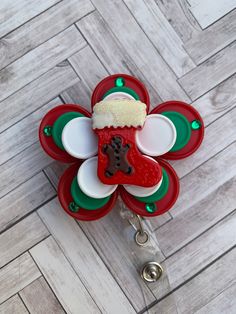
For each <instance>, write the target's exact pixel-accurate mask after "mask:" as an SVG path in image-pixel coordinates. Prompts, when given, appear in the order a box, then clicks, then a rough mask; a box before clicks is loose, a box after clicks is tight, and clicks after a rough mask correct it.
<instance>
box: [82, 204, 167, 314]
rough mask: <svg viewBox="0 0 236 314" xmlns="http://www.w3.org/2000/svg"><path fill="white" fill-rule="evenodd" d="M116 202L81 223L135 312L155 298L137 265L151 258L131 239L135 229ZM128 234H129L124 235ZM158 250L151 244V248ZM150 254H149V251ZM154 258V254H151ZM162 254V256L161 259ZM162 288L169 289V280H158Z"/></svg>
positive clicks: (163, 289) (139, 265)
mask: <svg viewBox="0 0 236 314" xmlns="http://www.w3.org/2000/svg"><path fill="white" fill-rule="evenodd" d="M119 210H120V207H119V204H117V205H116V206H115V207H114V208H113V209H112V211H111V213H109V214H108V215H107V216H106V217H104V218H103V219H101V220H99V221H94V222H90V223H86V222H80V226H81V227H82V229H83V230H84V232H85V233H86V235H87V237H88V238H89V240H90V241H91V242H92V244H93V245H94V247H95V248H96V250H97V251H98V252H100V254H101V256H102V258H103V261H104V263H105V264H106V265H107V267H108V268H109V269H110V271H111V273H112V274H113V276H114V277H115V278H116V280H117V281H118V282H119V284H120V286H121V287H122V289H123V291H124V292H125V294H126V295H127V297H128V298H129V300H130V301H131V302H132V304H133V305H134V306H135V309H137V310H138V311H139V310H141V309H142V308H143V307H145V306H146V305H147V304H150V303H151V302H153V301H154V298H153V295H152V293H151V291H150V290H149V289H148V288H147V287H146V285H145V284H144V282H143V281H142V280H141V279H140V277H139V271H140V268H141V267H142V266H143V264H144V263H145V262H147V259H149V258H150V255H149V254H148V251H144V250H142V249H140V247H138V246H137V245H136V244H135V242H134V238H133V237H134V233H135V230H133V229H132V227H131V226H130V225H129V223H128V222H127V221H125V220H124V219H122V218H121V216H120V214H119ZM127 233H128V234H127ZM155 249H156V250H159V247H158V246H157V244H154V250H155ZM151 255H152V254H151ZM152 258H153V255H152ZM163 259H164V257H163V256H161V258H160V261H161V260H163ZM161 285H162V291H161V293H164V291H166V290H167V289H168V282H166V278H164V277H163V280H161Z"/></svg>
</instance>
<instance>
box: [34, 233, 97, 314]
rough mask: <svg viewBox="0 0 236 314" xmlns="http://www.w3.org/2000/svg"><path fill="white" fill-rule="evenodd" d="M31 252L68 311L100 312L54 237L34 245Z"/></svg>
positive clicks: (73, 313)
mask: <svg viewBox="0 0 236 314" xmlns="http://www.w3.org/2000/svg"><path fill="white" fill-rule="evenodd" d="M30 253H31V254H32V256H33V258H34V260H35V261H36V263H37V265H38V267H39V268H40V270H41V271H42V273H43V275H44V277H45V278H46V280H47V282H48V283H49V285H50V286H51V288H52V290H53V291H54V293H55V295H56V296H57V298H58V300H59V301H60V303H61V304H62V306H63V308H64V309H65V311H66V312H67V313H71V314H77V313H94V314H95V313H100V311H99V309H98V307H97V305H96V304H95V303H94V301H93V299H92V298H91V296H90V294H89V292H88V291H87V290H86V289H85V287H84V285H83V284H82V282H81V281H80V279H79V277H78V276H77V275H76V273H75V271H74V269H73V268H72V266H71V265H70V263H69V262H68V260H67V258H66V257H65V255H64V254H63V253H62V251H61V249H60V248H59V246H58V245H57V243H56V242H55V240H54V239H53V238H52V237H49V238H47V239H46V240H44V241H42V242H41V243H39V244H38V245H36V246H34V247H33V248H32V249H31V250H30Z"/></svg>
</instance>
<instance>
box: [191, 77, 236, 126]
mask: <svg viewBox="0 0 236 314" xmlns="http://www.w3.org/2000/svg"><path fill="white" fill-rule="evenodd" d="M235 91H236V75H235V74H234V75H232V76H231V77H229V78H228V79H227V80H225V81H223V82H222V83H220V84H219V85H217V86H216V87H214V88H213V89H212V90H210V91H209V92H207V93H206V94H205V95H203V96H202V97H200V98H198V99H197V100H196V101H194V102H193V104H192V105H193V106H194V108H196V109H197V110H198V111H199V113H200V114H201V116H202V117H203V120H204V124H205V126H207V125H208V124H210V123H211V122H213V121H214V120H216V119H218V118H220V117H221V116H223V115H224V114H225V113H226V112H228V111H229V110H230V109H232V108H234V107H235V106H236V92H235Z"/></svg>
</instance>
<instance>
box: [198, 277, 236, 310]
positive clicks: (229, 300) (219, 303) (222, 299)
mask: <svg viewBox="0 0 236 314" xmlns="http://www.w3.org/2000/svg"><path fill="white" fill-rule="evenodd" d="M235 295H236V281H235V283H233V284H232V286H230V287H228V288H226V289H225V290H223V291H222V292H221V293H220V294H219V295H218V296H217V297H215V298H214V299H212V300H211V301H210V302H209V303H207V304H206V305H205V306H203V307H202V308H201V309H200V310H198V311H197V312H196V313H197V314H221V313H224V314H233V313H235V309H236V298H235Z"/></svg>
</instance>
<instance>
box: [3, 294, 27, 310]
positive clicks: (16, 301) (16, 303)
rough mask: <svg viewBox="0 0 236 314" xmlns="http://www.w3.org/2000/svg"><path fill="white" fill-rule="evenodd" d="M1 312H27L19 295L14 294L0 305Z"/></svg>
mask: <svg viewBox="0 0 236 314" xmlns="http://www.w3.org/2000/svg"><path fill="white" fill-rule="evenodd" d="M0 313H1V314H14V313H17V314H27V313H29V312H28V311H27V309H26V308H25V306H24V303H23V302H22V301H21V299H20V298H19V296H18V295H17V294H16V295H14V296H13V297H11V298H10V299H8V300H7V301H5V302H4V303H2V304H1V305H0Z"/></svg>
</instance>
